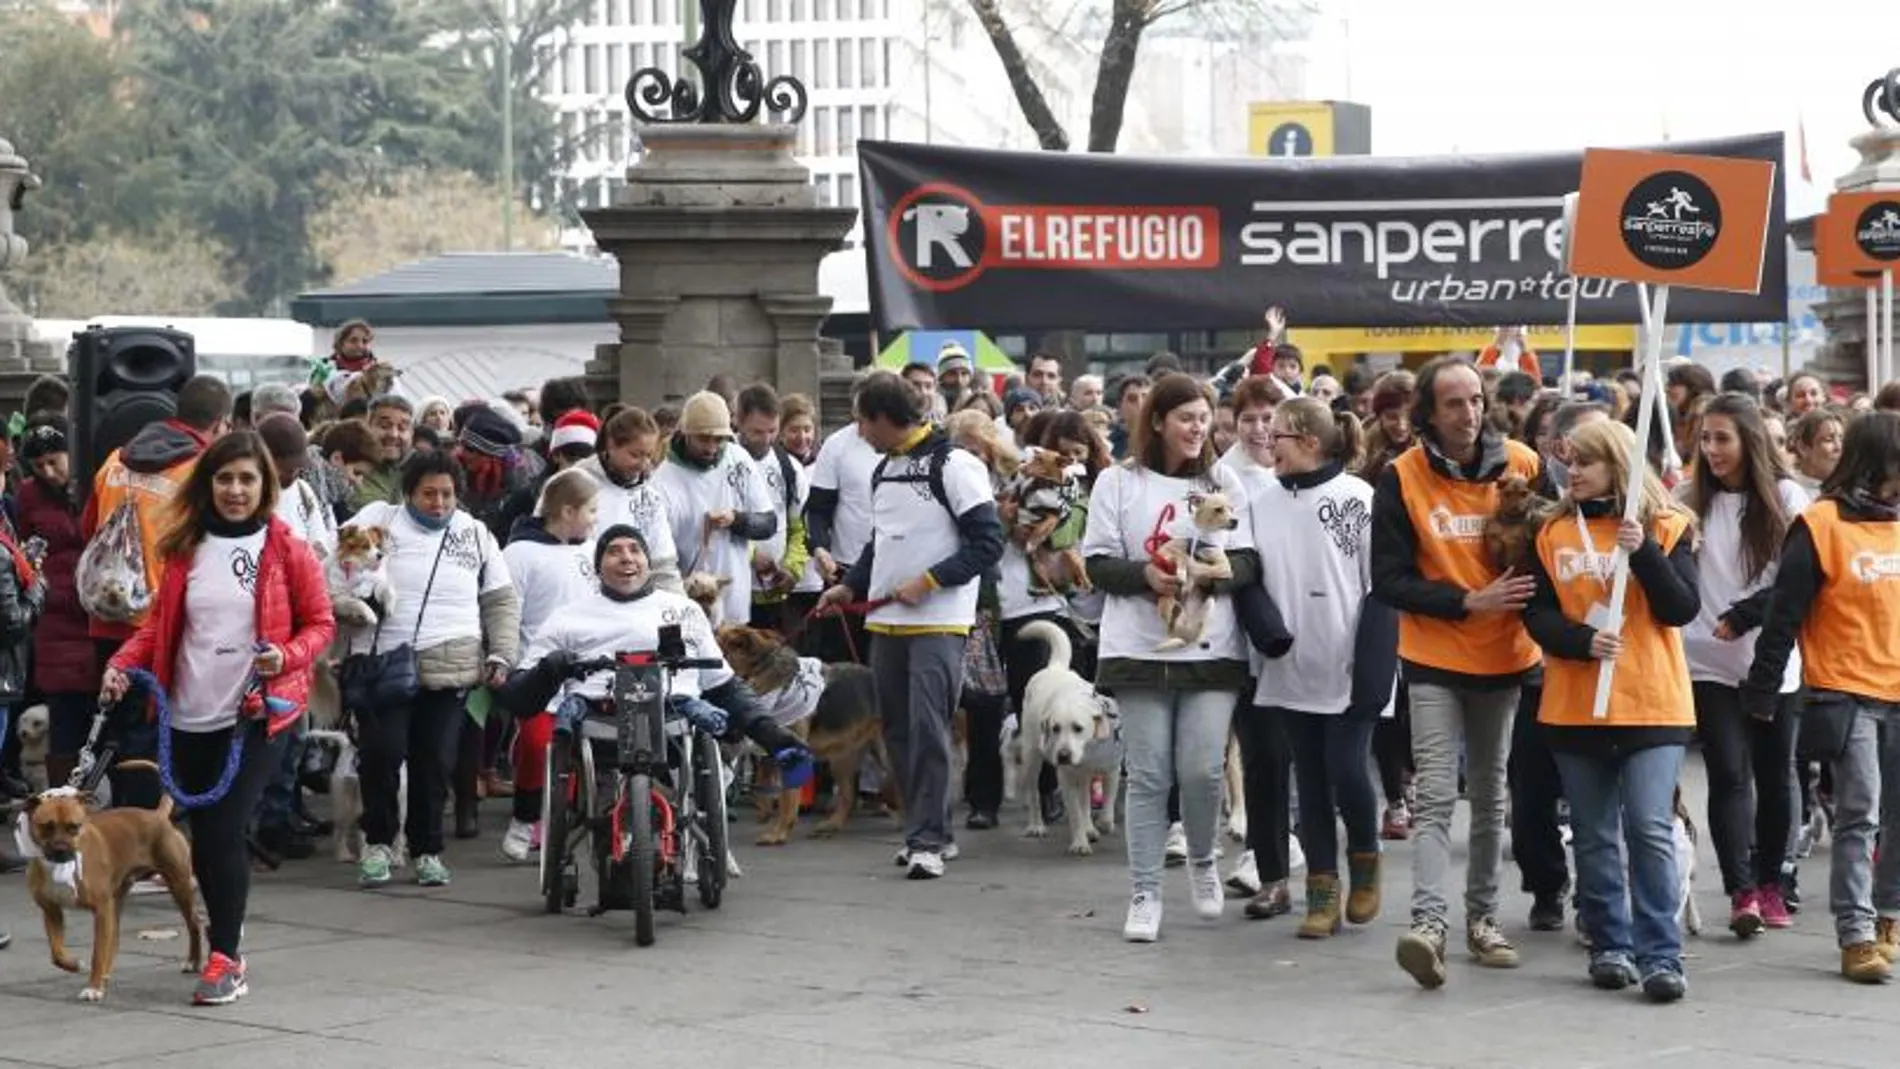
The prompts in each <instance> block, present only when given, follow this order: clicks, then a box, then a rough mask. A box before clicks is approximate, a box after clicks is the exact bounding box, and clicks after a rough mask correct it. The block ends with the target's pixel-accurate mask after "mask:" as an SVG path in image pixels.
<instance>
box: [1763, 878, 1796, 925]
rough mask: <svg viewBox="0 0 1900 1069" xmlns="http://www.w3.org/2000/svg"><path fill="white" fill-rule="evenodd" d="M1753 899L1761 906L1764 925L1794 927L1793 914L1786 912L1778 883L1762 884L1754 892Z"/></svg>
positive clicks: (1786, 906)
mask: <svg viewBox="0 0 1900 1069" xmlns="http://www.w3.org/2000/svg"><path fill="white" fill-rule="evenodd" d="M1755 901H1756V903H1757V905H1759V906H1760V907H1761V922H1762V924H1763V925H1764V926H1765V927H1769V928H1792V927H1794V914H1792V913H1789V912H1788V903H1787V901H1786V900H1784V899H1783V898H1782V897H1781V886H1780V885H1779V884H1772V883H1770V884H1763V885H1762V888H1761V890H1759V891H1757V892H1755Z"/></svg>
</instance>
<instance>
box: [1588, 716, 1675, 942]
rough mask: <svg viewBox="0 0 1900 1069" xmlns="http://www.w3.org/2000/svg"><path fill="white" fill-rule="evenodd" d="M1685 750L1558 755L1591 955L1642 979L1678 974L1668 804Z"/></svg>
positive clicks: (1671, 816)
mask: <svg viewBox="0 0 1900 1069" xmlns="http://www.w3.org/2000/svg"><path fill="white" fill-rule="evenodd" d="M1605 730H1614V729H1608V728H1606V729H1605ZM1684 749H1685V748H1684V747H1682V746H1652V747H1649V748H1647V749H1642V750H1636V751H1633V752H1627V753H1616V754H1607V755H1599V754H1594V753H1593V754H1577V753H1566V752H1563V751H1559V752H1557V754H1556V758H1557V768H1558V771H1559V773H1560V774H1561V775H1562V776H1563V788H1564V797H1566V798H1568V799H1570V829H1571V833H1572V835H1573V836H1574V841H1573V842H1572V844H1571V845H1572V848H1573V849H1574V850H1575V852H1576V855H1577V910H1578V912H1579V913H1580V914H1581V915H1582V919H1583V929H1584V931H1585V932H1586V933H1587V934H1588V935H1589V936H1590V940H1591V946H1592V950H1593V952H1594V953H1595V954H1598V955H1603V954H1623V955H1626V956H1628V957H1630V958H1632V959H1633V960H1634V961H1635V962H1636V968H1637V970H1638V971H1639V972H1641V973H1642V974H1643V975H1644V976H1648V975H1649V974H1650V973H1652V972H1655V971H1657V970H1658V969H1670V970H1673V971H1675V972H1681V971H1682V926H1681V925H1680V924H1679V923H1678V922H1677V920H1676V907H1677V904H1678V902H1679V901H1680V899H1681V887H1680V886H1679V885H1678V880H1677V874H1676V832H1675V810H1674V806H1673V804H1672V803H1673V800H1674V797H1675V791H1676V782H1677V779H1678V777H1679V776H1680V774H1681V772H1682V756H1683V751H1684ZM1626 843H1627V847H1628V863H1627V865H1626V864H1625V862H1624V852H1625V851H1624V847H1625V844H1626Z"/></svg>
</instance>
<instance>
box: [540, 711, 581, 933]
mask: <svg viewBox="0 0 1900 1069" xmlns="http://www.w3.org/2000/svg"><path fill="white" fill-rule="evenodd" d="M545 767H546V769H547V774H546V777H545V778H544V779H543V780H542V781H541V782H542V790H541V896H542V900H543V907H544V908H545V909H546V911H547V912H549V913H559V912H561V911H562V910H563V909H567V908H569V907H571V906H573V905H574V903H575V901H576V900H577V899H579V898H580V886H581V874H580V862H579V861H578V860H577V859H576V858H575V856H574V843H575V839H576V837H577V835H576V833H577V832H578V831H581V830H584V829H585V828H586V826H587V825H586V820H585V817H582V818H581V819H579V820H576V814H577V812H582V813H584V810H583V809H581V808H580V807H582V806H584V805H585V803H586V801H587V798H588V794H589V792H588V791H587V790H586V788H585V787H584V786H583V785H582V784H580V783H578V782H576V780H575V776H574V750H573V748H572V747H571V746H569V745H568V741H567V740H566V739H555V740H554V742H553V744H552V745H550V746H549V747H548V753H547V760H546V762H545ZM576 825H578V827H577V826H576Z"/></svg>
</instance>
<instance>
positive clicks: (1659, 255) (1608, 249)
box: [1570, 148, 1775, 329]
mask: <svg viewBox="0 0 1900 1069" xmlns="http://www.w3.org/2000/svg"><path fill="white" fill-rule="evenodd" d="M1774 189H1775V165H1774V164H1773V163H1770V162H1769V161H1767V160H1737V159H1728V158H1726V157H1720V156H1684V155H1676V154H1674V153H1667V152H1635V151H1629V150H1625V149H1595V148H1593V149H1587V150H1585V152H1584V154H1583V182H1582V186H1581V188H1580V189H1579V196H1578V198H1577V201H1578V203H1577V222H1576V233H1575V234H1572V235H1571V236H1570V249H1571V263H1570V269H1571V273H1572V274H1576V275H1582V276H1585V277H1589V278H1618V279H1623V280H1625V281H1629V282H1648V283H1651V284H1653V285H1661V286H1688V287H1692V288H1695V289H1708V290H1726V291H1730V292H1736V293H1757V292H1760V290H1761V265H1762V255H1763V252H1764V249H1765V246H1766V243H1767V236H1768V211H1769V208H1770V207H1771V205H1772V204H1773V203H1774ZM1659 329H1660V328H1659Z"/></svg>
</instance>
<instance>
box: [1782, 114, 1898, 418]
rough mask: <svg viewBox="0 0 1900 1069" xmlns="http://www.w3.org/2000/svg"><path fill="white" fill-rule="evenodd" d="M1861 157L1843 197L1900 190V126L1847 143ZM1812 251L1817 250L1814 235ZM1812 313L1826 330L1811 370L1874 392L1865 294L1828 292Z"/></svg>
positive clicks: (1841, 184)
mask: <svg viewBox="0 0 1900 1069" xmlns="http://www.w3.org/2000/svg"><path fill="white" fill-rule="evenodd" d="M1849 144H1851V145H1852V146H1853V147H1854V149H1855V150H1856V151H1858V152H1859V153H1860V164H1859V165H1858V166H1856V167H1855V168H1854V169H1853V170H1851V171H1849V172H1847V173H1846V174H1844V175H1842V176H1841V177H1840V178H1839V179H1838V180H1836V181H1835V183H1834V188H1835V189H1837V190H1840V191H1841V192H1843V193H1853V192H1858V191H1860V190H1873V189H1878V190H1888V189H1900V127H1894V126H1884V127H1880V128H1878V129H1873V130H1869V131H1867V132H1866V133H1864V134H1861V135H1860V136H1858V137H1856V138H1854V139H1853V140H1852V141H1850V142H1849ZM1805 247H1808V248H1812V247H1813V237H1812V235H1810V236H1809V238H1808V244H1807V246H1805ZM1814 314H1815V316H1816V317H1817V318H1819V319H1820V320H1821V325H1822V326H1823V327H1824V328H1826V330H1827V340H1826V341H1824V342H1822V344H1821V347H1820V351H1819V353H1818V355H1817V356H1816V357H1815V360H1814V363H1812V364H1809V365H1808V368H1807V370H1809V371H1812V372H1814V373H1815V374H1817V375H1819V376H1821V378H1822V379H1824V380H1826V381H1827V382H1828V383H1829V384H1835V383H1840V384H1844V385H1847V386H1852V387H1857V388H1865V389H1866V391H1867V392H1868V393H1873V392H1874V391H1876V390H1878V389H1879V388H1880V385H1881V384H1880V383H1868V382H1867V291H1866V290H1865V289H1858V288H1856V289H1830V290H1828V291H1827V300H1825V301H1823V302H1821V303H1820V304H1817V305H1815V308H1814Z"/></svg>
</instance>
